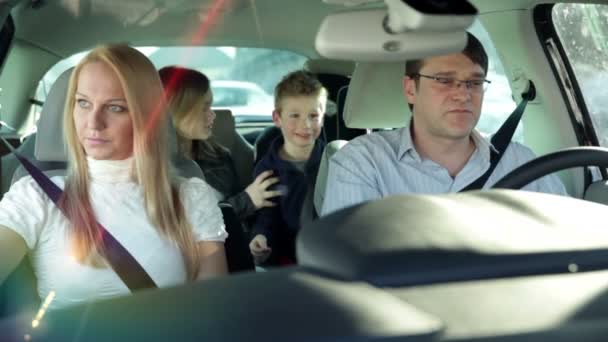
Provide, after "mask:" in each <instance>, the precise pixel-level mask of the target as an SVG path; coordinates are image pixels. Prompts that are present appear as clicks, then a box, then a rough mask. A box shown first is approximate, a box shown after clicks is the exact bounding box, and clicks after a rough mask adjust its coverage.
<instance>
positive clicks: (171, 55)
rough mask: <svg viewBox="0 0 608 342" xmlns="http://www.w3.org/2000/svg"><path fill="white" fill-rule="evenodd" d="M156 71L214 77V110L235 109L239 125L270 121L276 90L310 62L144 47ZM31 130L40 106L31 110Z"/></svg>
mask: <svg viewBox="0 0 608 342" xmlns="http://www.w3.org/2000/svg"><path fill="white" fill-rule="evenodd" d="M138 50H140V51H141V52H142V53H144V54H145V55H146V56H148V58H150V60H151V61H152V62H153V63H154V65H155V66H156V68H157V69H160V68H162V67H165V66H169V65H180V66H185V67H188V68H192V69H196V70H199V71H201V72H203V73H204V74H205V75H207V76H208V77H209V79H210V80H211V81H212V82H211V88H212V89H213V92H214V103H213V107H214V108H224V109H230V110H232V113H233V115H234V116H235V118H236V120H237V122H238V121H245V120H267V121H270V120H271V116H272V110H273V109H274V102H273V91H274V86H275V85H276V84H277V83H278V82H279V81H280V79H281V77H283V76H284V75H285V74H287V73H289V72H291V71H294V70H297V69H301V68H302V67H303V66H304V63H305V62H306V60H307V58H306V57H304V56H301V55H299V54H296V53H293V52H290V51H282V50H273V49H264V48H241V47H238V48H237V47H207V46H202V47H139V48H138ZM86 53H87V52H86V51H85V52H81V53H78V54H75V55H73V56H71V57H69V58H66V59H64V60H62V61H60V62H58V63H57V64H56V65H54V66H53V67H52V68H51V69H49V71H48V72H47V73H46V74H45V76H44V77H43V79H42V80H41V81H40V83H39V84H38V89H37V90H36V100H38V101H40V102H44V100H45V99H46V95H47V94H48V91H49V88H50V86H51V85H52V84H53V82H55V80H56V79H57V77H59V75H61V73H62V72H64V71H65V70H67V69H69V68H70V67H73V66H74V65H76V64H77V63H78V62H79V61H80V60H81V59H82V58H83V57H84V56H85V55H86ZM31 115H32V116H33V118H32V120H31V122H32V129H34V128H35V122H36V120H37V119H38V117H39V115H40V106H38V105H34V106H33V107H32V111H31Z"/></svg>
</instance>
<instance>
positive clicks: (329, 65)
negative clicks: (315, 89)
mask: <svg viewBox="0 0 608 342" xmlns="http://www.w3.org/2000/svg"><path fill="white" fill-rule="evenodd" d="M304 69H306V70H308V71H310V72H312V73H313V74H335V75H344V76H349V75H352V73H353V71H354V70H355V62H353V61H345V60H337V59H327V58H317V59H309V60H307V61H306V63H304Z"/></svg>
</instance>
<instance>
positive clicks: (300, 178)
mask: <svg viewBox="0 0 608 342" xmlns="http://www.w3.org/2000/svg"><path fill="white" fill-rule="evenodd" d="M283 142H284V141H283V136H279V137H277V138H276V139H275V140H274V141H273V142H272V144H271V145H270V148H269V149H268V152H267V153H266V155H264V156H263V157H262V159H260V161H259V162H258V164H257V165H256V166H255V169H254V178H255V177H257V176H258V175H259V174H260V173H262V172H264V171H266V170H272V171H273V174H272V176H273V177H278V178H279V182H278V183H277V184H275V185H274V186H273V187H271V190H276V189H281V190H283V191H285V192H286V193H285V194H284V195H283V196H280V197H275V198H274V199H272V200H273V201H274V202H275V203H277V205H276V206H274V207H270V208H263V209H260V210H259V211H258V213H257V216H256V219H255V222H254V224H253V228H252V237H255V236H256V235H257V234H262V235H264V236H266V239H267V240H268V246H269V247H270V248H272V254H271V258H270V260H269V262H268V264H276V263H279V262H280V261H288V262H295V238H296V234H297V233H298V231H299V230H300V213H301V211H302V205H303V203H304V200H305V198H306V194H307V192H308V189H309V188H310V189H314V185H315V182H316V179H317V172H318V171H319V164H320V162H321V155H322V154H323V149H324V148H325V143H324V142H323V141H321V140H320V139H317V141H316V142H315V147H314V148H313V151H312V153H311V154H310V157H309V159H308V161H307V162H306V165H305V167H304V169H305V172H302V171H300V170H298V169H297V168H296V167H295V166H294V165H293V164H292V163H291V162H289V161H286V160H283V159H281V157H279V150H280V148H281V147H282V146H283ZM311 199H312V197H311Z"/></svg>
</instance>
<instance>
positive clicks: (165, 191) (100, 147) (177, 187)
mask: <svg viewBox="0 0 608 342" xmlns="http://www.w3.org/2000/svg"><path fill="white" fill-rule="evenodd" d="M162 99H163V89H162V85H161V82H160V79H159V77H158V73H157V72H156V70H155V68H154V66H153V65H152V63H151V62H150V61H149V60H148V59H147V58H146V57H145V56H144V55H143V54H141V53H140V52H138V51H137V50H135V49H133V48H131V47H128V46H126V45H107V46H100V47H98V48H96V49H94V50H92V51H91V52H90V53H89V54H88V55H87V56H86V57H85V58H84V59H83V60H82V61H81V62H80V63H79V64H78V65H77V66H76V67H75V69H74V71H73V72H72V75H71V78H70V82H69V87H68V93H67V99H66V105H65V111H64V131H65V139H66V145H67V152H68V172H67V175H66V176H57V177H52V178H51V180H52V181H53V182H54V183H56V184H58V185H59V186H60V187H62V188H63V189H64V195H63V198H62V200H61V205H62V206H63V207H64V208H65V210H66V212H67V213H68V217H70V220H69V221H68V220H67V219H66V218H65V217H64V215H63V214H62V213H61V212H60V211H59V209H58V208H57V206H56V205H55V204H53V203H52V202H51V201H50V200H49V199H48V198H47V197H46V195H45V194H44V193H43V192H42V190H41V189H40V188H39V186H38V185H37V184H36V183H35V182H34V181H33V179H32V178H31V177H25V178H23V179H21V180H19V181H18V182H16V183H15V184H14V185H13V186H12V187H11V189H10V190H9V192H8V193H7V194H6V195H5V196H4V198H3V199H2V201H1V202H0V283H1V282H2V281H3V280H4V279H5V277H6V276H7V275H8V273H10V271H11V270H12V269H13V268H14V267H15V265H17V264H18V262H19V261H20V260H21V259H22V258H23V256H24V255H25V254H26V253H30V255H31V256H32V261H33V266H34V271H35V274H36V276H37V280H38V292H39V295H40V297H41V298H45V297H46V296H47V295H48V294H49V293H50V292H51V291H53V292H54V293H55V296H54V300H53V302H52V303H51V305H50V307H51V308H59V307H64V306H68V305H72V304H78V303H81V302H86V301H90V300H96V299H102V298H107V297H113V296H118V295H125V294H128V293H129V289H128V288H127V286H126V285H125V284H124V283H123V282H122V281H121V279H120V278H119V277H118V276H117V274H116V273H115V272H114V271H113V270H112V269H111V268H110V267H109V265H108V263H107V262H106V260H105V259H104V257H103V253H102V251H101V250H99V248H98V242H97V241H96V239H97V237H98V234H99V231H98V230H97V228H96V225H95V224H94V222H95V220H97V222H99V223H100V224H101V225H103V226H104V227H105V228H106V229H107V230H108V231H109V232H110V233H111V234H112V235H113V236H114V237H115V238H116V239H117V240H118V241H119V242H120V243H121V244H122V245H123V246H124V247H125V249H126V250H127V251H129V253H130V254H131V255H132V256H133V257H134V258H135V259H136V260H137V261H138V262H139V264H141V266H142V267H143V268H144V270H145V271H146V272H147V273H148V274H149V276H150V277H151V278H152V280H153V281H154V282H155V283H156V284H157V285H158V286H159V287H167V286H173V285H178V284H183V283H185V282H188V281H194V280H196V279H201V278H207V277H213V276H216V275H222V274H225V273H226V272H227V271H226V260H225V255H224V246H223V242H224V240H225V238H226V235H227V234H226V232H225V229H224V224H223V219H222V216H221V212H220V210H219V209H218V207H217V205H216V201H215V197H214V195H213V191H212V189H211V188H210V187H209V186H208V185H207V184H206V183H205V182H203V181H201V180H198V179H194V178H193V179H178V178H175V177H173V176H172V175H171V172H170V167H169V161H168V151H167V150H166V148H165V146H167V144H166V140H167V137H166V136H165V135H166V126H165V124H166V122H165V121H166V114H165V113H166V112H165V105H164V103H163V100H162Z"/></svg>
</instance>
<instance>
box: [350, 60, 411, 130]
mask: <svg viewBox="0 0 608 342" xmlns="http://www.w3.org/2000/svg"><path fill="white" fill-rule="evenodd" d="M404 73H405V63H404V62H403V61H401V62H391V63H386V62H384V63H382V62H359V63H357V66H356V67H355V72H354V73H353V76H352V78H351V81H350V85H349V87H348V93H347V95H346V103H345V105H344V114H343V115H344V123H345V124H346V126H347V127H350V128H370V129H372V128H396V127H403V126H406V125H407V123H408V122H409V120H410V117H411V115H412V114H411V111H410V109H409V107H408V105H407V101H406V100H405V95H404V93H403V75H404Z"/></svg>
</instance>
